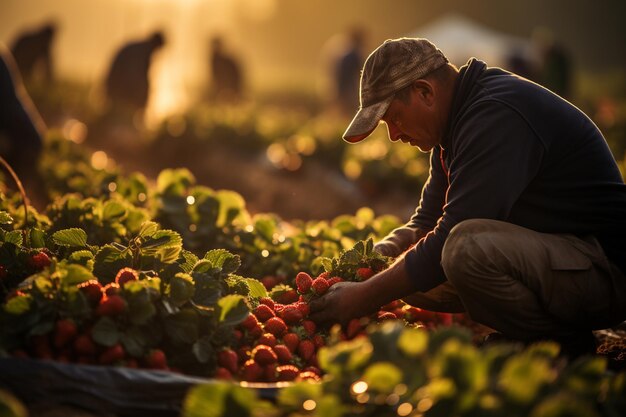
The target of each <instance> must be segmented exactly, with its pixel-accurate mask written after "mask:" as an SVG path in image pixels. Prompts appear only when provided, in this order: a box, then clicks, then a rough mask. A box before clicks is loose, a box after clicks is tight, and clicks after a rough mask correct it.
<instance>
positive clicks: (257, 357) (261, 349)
mask: <svg viewBox="0 0 626 417" xmlns="http://www.w3.org/2000/svg"><path fill="white" fill-rule="evenodd" d="M252 359H254V361H255V362H256V363H258V364H259V365H261V366H264V365H269V364H272V363H276V362H278V357H277V356H276V353H275V352H274V350H273V349H272V348H271V347H269V346H266V345H257V346H255V347H254V349H252Z"/></svg>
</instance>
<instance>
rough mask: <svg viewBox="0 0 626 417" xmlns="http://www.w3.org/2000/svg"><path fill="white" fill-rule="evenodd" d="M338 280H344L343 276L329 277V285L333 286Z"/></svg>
mask: <svg viewBox="0 0 626 417" xmlns="http://www.w3.org/2000/svg"><path fill="white" fill-rule="evenodd" d="M338 282H343V278H341V277H332V278H330V279H328V286H329V287H332V286H333V285H335V284H336V283H338Z"/></svg>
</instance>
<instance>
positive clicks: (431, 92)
mask: <svg viewBox="0 0 626 417" xmlns="http://www.w3.org/2000/svg"><path fill="white" fill-rule="evenodd" d="M413 92H414V93H415V94H417V98H418V99H419V100H421V101H422V102H423V103H424V104H426V105H428V106H430V105H432V104H433V103H434V101H435V88H434V85H433V83H432V82H430V81H429V80H425V79H419V80H415V81H413Z"/></svg>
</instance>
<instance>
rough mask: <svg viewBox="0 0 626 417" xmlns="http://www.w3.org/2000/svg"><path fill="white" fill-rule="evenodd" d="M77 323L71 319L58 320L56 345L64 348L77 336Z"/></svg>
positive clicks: (55, 334)
mask: <svg viewBox="0 0 626 417" xmlns="http://www.w3.org/2000/svg"><path fill="white" fill-rule="evenodd" d="M76 333H77V329H76V324H75V323H74V322H73V321H72V320H70V319H61V320H58V321H57V322H56V324H55V326H54V346H55V347H56V348H62V347H63V346H65V345H67V344H68V343H69V341H70V340H72V339H73V338H74V337H76Z"/></svg>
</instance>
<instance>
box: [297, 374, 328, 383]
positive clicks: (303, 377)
mask: <svg viewBox="0 0 626 417" xmlns="http://www.w3.org/2000/svg"><path fill="white" fill-rule="evenodd" d="M296 380H298V381H313V382H320V381H321V380H322V378H320V376H319V375H317V374H316V373H315V372H311V371H302V372H300V374H299V375H298V377H297V378H296Z"/></svg>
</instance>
